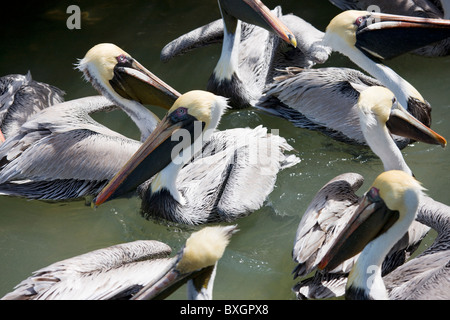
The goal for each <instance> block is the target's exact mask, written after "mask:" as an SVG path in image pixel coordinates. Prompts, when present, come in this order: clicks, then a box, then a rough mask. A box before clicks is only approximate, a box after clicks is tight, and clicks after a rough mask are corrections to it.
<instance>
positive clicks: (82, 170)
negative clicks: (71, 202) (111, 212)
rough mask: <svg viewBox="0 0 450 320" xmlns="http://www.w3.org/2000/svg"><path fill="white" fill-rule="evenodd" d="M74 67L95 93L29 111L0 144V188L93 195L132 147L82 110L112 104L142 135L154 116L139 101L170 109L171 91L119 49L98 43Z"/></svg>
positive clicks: (39, 194)
mask: <svg viewBox="0 0 450 320" xmlns="http://www.w3.org/2000/svg"><path fill="white" fill-rule="evenodd" d="M78 68H79V69H80V70H81V71H83V73H84V76H85V77H86V78H87V79H88V80H89V81H91V83H92V84H93V86H94V87H95V88H96V89H98V91H100V92H101V93H102V94H103V95H105V96H106V97H107V98H108V99H107V98H105V97H102V96H97V97H87V98H81V99H77V100H72V101H68V102H65V103H62V104H58V105H54V106H51V107H48V108H45V109H44V110H42V111H40V112H39V113H36V114H35V115H34V116H32V117H31V118H30V119H29V120H28V121H27V122H25V123H24V124H23V125H22V126H21V127H20V129H19V133H18V134H17V135H15V136H13V137H10V138H9V139H8V140H7V141H6V142H4V143H3V144H2V145H1V146H0V194H3V195H13V196H22V197H26V198H30V199H45V200H65V199H74V198H80V197H84V196H88V195H96V194H97V193H98V192H99V191H100V190H101V189H102V187H104V186H105V184H106V183H107V182H108V181H109V180H110V179H111V178H112V177H114V175H115V174H116V173H117V172H118V171H119V169H120V168H121V167H122V166H123V165H124V164H125V163H126V161H127V159H128V158H129V157H131V156H132V155H133V154H134V152H135V151H136V150H138V148H139V147H140V145H141V143H140V142H139V141H135V140H132V139H129V138H127V137H124V136H123V135H121V134H119V133H117V132H114V131H112V130H110V129H108V128H106V127H104V126H103V125H101V124H99V123H97V122H96V121H94V120H93V119H92V118H91V117H90V116H89V114H90V113H93V112H97V111H101V110H105V109H108V108H109V109H110V108H112V107H113V105H117V106H119V107H120V108H122V110H124V111H125V112H126V113H127V114H128V115H129V116H130V117H131V119H132V120H133V121H134V122H135V123H136V124H137V126H138V127H139V129H140V130H141V135H142V139H145V138H146V137H147V136H148V135H149V133H150V132H151V131H152V129H153V128H154V127H155V126H156V124H157V123H158V122H159V119H158V118H157V117H156V116H155V115H154V114H153V113H152V112H150V111H149V110H148V109H146V108H145V107H144V106H143V105H141V104H140V103H139V102H142V103H148V104H151V105H158V106H162V107H166V108H168V107H170V106H171V105H172V104H173V101H175V99H176V98H177V96H178V95H179V93H178V92H176V91H175V90H174V89H172V88H170V87H169V86H167V85H166V84H165V83H163V82H162V81H161V80H160V79H158V78H157V77H156V76H154V75H153V74H152V73H150V72H149V71H148V70H146V69H145V68H144V67H143V66H141V65H140V64H139V63H138V62H136V60H134V59H133V58H132V57H131V56H130V55H129V54H127V53H126V52H125V51H123V50H122V49H120V48H118V47H117V46H115V45H112V44H100V45H97V46H94V47H93V48H92V49H91V50H89V51H88V53H87V54H86V56H85V57H84V59H83V60H81V61H80V63H79V66H78Z"/></svg>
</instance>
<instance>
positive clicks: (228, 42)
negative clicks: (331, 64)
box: [161, 0, 330, 108]
mask: <svg viewBox="0 0 450 320" xmlns="http://www.w3.org/2000/svg"><path fill="white" fill-rule="evenodd" d="M218 3H219V7H220V11H221V14H222V20H217V21H215V22H212V23H210V24H208V25H206V26H203V27H200V28H197V29H195V30H193V31H191V32H189V33H187V34H185V35H183V36H181V37H179V38H177V39H175V40H174V41H172V42H170V43H169V44H167V45H166V46H165V47H164V49H163V50H162V51H161V59H162V60H163V61H167V60H169V59H170V58H172V57H174V56H176V55H180V54H183V53H185V52H187V51H189V50H192V49H194V48H197V47H203V46H205V45H208V44H211V43H216V42H219V41H221V40H222V38H223V44H222V52H221V55H220V59H219V61H218V63H217V65H216V67H215V69H214V71H213V73H212V75H211V77H210V78H209V81H208V84H207V87H206V90H208V91H210V92H213V93H214V94H217V95H221V96H224V97H227V98H229V99H230V105H231V106H232V107H233V108H244V107H248V106H253V105H254V104H255V103H256V101H257V100H258V99H259V97H260V96H261V94H262V91H263V89H264V87H265V86H266V85H267V84H268V83H270V82H272V78H273V77H274V76H275V75H276V74H277V72H278V69H280V68H284V67H286V66H291V65H296V66H300V67H305V68H306V67H311V66H312V65H314V64H315V63H317V62H319V63H322V62H324V61H325V60H326V59H327V58H328V55H329V53H330V50H329V48H327V47H324V46H323V45H322V44H321V39H322V37H323V32H321V31H319V30H317V29H316V28H314V27H313V26H311V25H310V24H309V23H307V22H306V21H304V20H302V19H301V18H299V17H296V16H294V15H282V13H281V7H277V8H276V9H274V10H273V11H272V12H270V11H269V9H268V8H267V7H266V6H264V5H263V4H262V3H261V2H260V1H259V0H258V1H256V0H246V1H243V0H233V1H230V0H228V1H225V0H219V1H218ZM237 19H240V20H237ZM241 20H242V22H241ZM284 25H288V26H289V29H287V27H285V26H284ZM290 30H292V31H290ZM298 40H299V41H300V42H298ZM297 43H298V44H299V47H298V48H297V47H296V46H297Z"/></svg>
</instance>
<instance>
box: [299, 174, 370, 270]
mask: <svg viewBox="0 0 450 320" xmlns="http://www.w3.org/2000/svg"><path fill="white" fill-rule="evenodd" d="M363 182H364V178H363V177H362V176H361V175H359V174H357V173H344V174H342V175H339V176H337V177H335V178H334V179H332V180H331V181H329V182H328V183H327V184H326V185H325V186H323V187H322V188H321V189H320V190H319V192H318V193H317V194H316V195H315V197H314V199H313V200H312V201H311V204H310V205H309V206H308V208H307V209H306V212H305V213H304V214H303V216H302V219H301V221H300V224H299V226H298V229H297V233H296V237H295V242H294V249H293V257H294V261H295V262H297V263H298V265H297V267H296V268H295V270H294V272H295V276H296V277H297V276H299V277H303V276H306V275H307V274H308V273H310V272H311V271H313V270H314V269H315V268H316V267H317V265H318V263H319V262H320V260H321V259H322V256H323V255H324V254H325V252H326V251H327V249H328V248H329V246H330V245H331V244H332V241H333V239H334V235H335V234H337V233H338V232H339V230H340V229H341V228H342V226H343V225H345V224H346V222H347V221H348V219H350V217H351V214H352V213H353V210H352V209H354V207H355V206H356V205H357V204H358V202H359V201H360V199H359V197H358V196H357V195H356V194H355V192H356V191H357V190H358V189H359V188H360V187H361V185H362V184H363ZM349 264H350V262H349ZM349 267H351V265H350V266H349V265H347V264H345V265H342V266H341V268H342V270H339V271H342V272H348V271H349V270H347V269H348V268H349ZM336 271H338V270H336Z"/></svg>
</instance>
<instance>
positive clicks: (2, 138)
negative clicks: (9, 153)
mask: <svg viewBox="0 0 450 320" xmlns="http://www.w3.org/2000/svg"><path fill="white" fill-rule="evenodd" d="M2 142H5V136H4V135H3V132H2V130H0V143H2Z"/></svg>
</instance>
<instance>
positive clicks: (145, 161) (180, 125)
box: [93, 90, 299, 225]
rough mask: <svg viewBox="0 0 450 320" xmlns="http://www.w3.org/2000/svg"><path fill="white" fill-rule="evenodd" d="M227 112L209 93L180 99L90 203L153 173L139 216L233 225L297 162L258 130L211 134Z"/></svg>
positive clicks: (223, 102) (194, 93)
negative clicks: (220, 142) (221, 145)
mask: <svg viewBox="0 0 450 320" xmlns="http://www.w3.org/2000/svg"><path fill="white" fill-rule="evenodd" d="M227 108H228V104H227V100H226V99H225V98H224V97H220V96H216V95H214V94H212V93H210V92H206V91H199V90H195V91H190V92H187V93H185V94H183V95H182V96H181V97H180V98H178V99H177V101H176V102H175V103H174V105H173V107H172V108H171V109H170V110H169V111H168V113H167V115H166V116H165V117H164V118H163V119H162V120H161V122H160V124H159V125H158V127H157V128H156V129H155V131H153V133H152V134H151V135H150V136H149V137H148V139H147V140H146V141H145V142H144V144H143V145H142V147H141V148H140V149H139V150H138V151H137V152H136V153H135V155H133V157H132V158H131V159H130V160H129V161H128V162H127V164H126V165H125V166H124V167H123V168H122V169H121V170H120V171H119V173H117V175H116V176H115V177H114V178H113V179H112V180H111V181H110V183H109V184H108V185H107V186H106V187H105V188H104V189H103V190H102V191H101V192H100V194H98V195H97V197H96V198H95V199H94V201H93V204H94V205H96V206H98V205H100V204H102V203H103V202H105V201H106V200H108V199H112V198H115V197H118V196H121V195H123V194H125V193H128V192H129V191H133V190H135V189H136V188H137V187H138V186H139V185H141V184H142V183H143V182H145V181H146V180H147V179H150V178H151V177H153V176H154V177H153V179H152V181H151V182H148V183H146V184H145V185H144V186H143V187H142V188H141V191H140V193H141V197H142V213H143V215H144V216H145V217H146V218H150V217H152V218H156V219H166V220H169V221H173V222H177V223H184V224H190V225H197V224H203V223H209V222H217V221H233V220H235V219H237V218H240V217H243V216H246V215H248V214H250V213H251V212H252V211H254V210H257V209H259V208H260V207H261V206H262V204H263V202H264V200H265V199H266V197H267V195H268V194H269V193H270V192H271V191H272V189H273V187H274V183H275V180H276V176H277V174H278V171H279V170H280V169H284V168H286V167H290V166H292V165H295V164H296V163H298V162H299V159H298V158H297V157H296V156H294V155H285V154H284V151H288V150H291V149H292V148H291V147H290V146H289V144H287V142H286V141H285V140H284V139H283V138H281V137H279V136H278V135H271V134H267V131H266V129H264V128H262V127H258V128H256V129H253V130H251V129H232V130H225V131H222V132H217V135H214V136H212V132H213V130H214V129H215V128H216V127H217V125H218V123H219V120H220V118H221V116H222V114H223V113H224V112H225V110H226V109H227ZM211 137H212V138H211ZM224 137H226V138H227V140H226V141H223V139H224ZM180 138H182V141H181V142H179V141H180ZM214 140H218V141H223V147H222V148H221V147H219V146H218V144H219V142H215V141H214ZM211 145H212V146H211ZM211 147H213V148H212V151H213V152H208V154H206V153H207V152H206V151H205V150H209V149H211ZM203 148H205V149H203ZM202 149H203V150H202ZM199 152H202V153H201V154H200V156H199V157H196V156H195V155H197V154H199ZM193 155H194V160H193V161H191V159H192V156H193Z"/></svg>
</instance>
